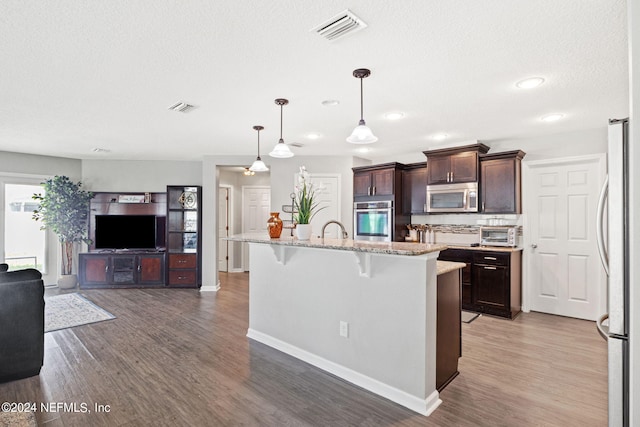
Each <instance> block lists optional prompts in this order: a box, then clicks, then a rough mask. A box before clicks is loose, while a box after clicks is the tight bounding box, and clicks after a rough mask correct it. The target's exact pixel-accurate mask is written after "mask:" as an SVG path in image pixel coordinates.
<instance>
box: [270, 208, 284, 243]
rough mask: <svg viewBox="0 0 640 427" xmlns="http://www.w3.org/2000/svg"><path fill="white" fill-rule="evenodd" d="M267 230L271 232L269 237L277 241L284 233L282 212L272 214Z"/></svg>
mask: <svg viewBox="0 0 640 427" xmlns="http://www.w3.org/2000/svg"><path fill="white" fill-rule="evenodd" d="M267 229H268V230H269V237H271V238H272V239H277V238H278V237H280V234H281V233H282V220H281V219H280V212H271V216H270V217H269V219H268V220H267Z"/></svg>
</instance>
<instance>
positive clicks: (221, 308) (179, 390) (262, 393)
mask: <svg viewBox="0 0 640 427" xmlns="http://www.w3.org/2000/svg"><path fill="white" fill-rule="evenodd" d="M221 282H222V289H221V290H220V291H219V292H218V293H199V292H198V291H197V290H187V289H184V290H181V289H147V290H145V289H104V290H81V291H80V292H81V293H82V294H84V295H85V296H86V297H87V298H89V299H90V300H92V301H94V302H95V303H96V304H98V305H100V306H101V307H103V308H104V309H106V310H108V311H109V312H111V313H113V314H114V315H116V316H117V319H115V320H111V321H106V322H101V323H95V324H91V325H85V326H80V327H76V328H72V329H65V330H61V331H56V332H51V333H47V334H46V335H45V346H46V348H45V362H44V366H43V368H42V372H41V374H40V376H39V377H33V378H29V379H25V380H20V381H14V382H10V383H5V384H0V401H9V402H26V401H31V402H36V403H38V405H39V404H40V402H44V403H47V402H65V403H76V404H78V405H79V404H80V403H83V402H84V403H86V404H87V405H88V408H89V409H91V410H92V412H91V413H74V412H65V411H63V412H48V413H41V412H38V413H37V420H38V423H39V425H45V426H236V425H244V426H492V427H493V426H606V424H607V374H606V369H607V367H606V360H607V355H606V351H607V348H606V343H605V342H604V341H603V340H602V339H601V338H600V337H599V336H598V334H597V332H596V330H595V326H594V323H593V322H586V321H581V320H576V319H569V318H563V317H558V316H551V315H545V314H539V313H528V314H527V313H524V314H521V315H520V316H519V317H517V318H516V319H515V320H514V321H509V320H505V319H498V318H492V317H489V316H481V317H480V318H478V319H476V320H474V321H473V322H472V323H470V324H463V325H462V333H463V348H462V352H463V357H462V358H461V359H460V365H459V370H460V375H459V376H458V377H457V378H456V379H454V380H453V382H452V383H451V384H449V386H448V387H447V388H446V389H445V390H443V392H442V393H441V398H442V400H443V403H442V405H441V406H440V407H439V408H438V409H437V410H436V411H435V412H434V413H433V414H432V415H431V416H430V417H423V416H421V415H418V414H416V413H414V412H412V411H410V410H408V409H405V408H404V407H402V406H399V405H396V404H394V403H392V402H390V401H388V400H386V399H383V398H381V397H378V396H376V395H374V394H372V393H369V392H367V391H365V390H362V389H360V388H358V387H356V386H353V385H351V384H350V383H347V382H345V381H343V380H341V379H339V378H336V377H334V376H332V375H330V374H327V373H325V372H324V371H321V370H319V369H317V368H314V367H312V366H309V365H307V364H305V363H303V362H300V361H298V360H296V359H294V358H292V357H290V356H287V355H285V354H283V353H280V352H278V351H276V350H273V349H271V348H269V347H267V346H264V345H262V344H260V343H256V342H252V341H250V340H249V339H248V338H246V336H245V334H246V331H247V327H248V274H244V273H239V274H238V273H236V274H228V275H227V274H225V273H221ZM57 292H58V291H57V290H54V291H51V290H48V291H47V294H48V295H49V294H54V293H57ZM95 403H98V404H102V405H109V406H110V412H108V413H95V412H94V411H93V409H94V404H95Z"/></svg>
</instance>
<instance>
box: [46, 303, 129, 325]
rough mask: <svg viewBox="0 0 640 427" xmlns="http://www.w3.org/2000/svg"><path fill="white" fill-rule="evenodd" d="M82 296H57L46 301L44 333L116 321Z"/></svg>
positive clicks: (112, 316)
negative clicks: (104, 321)
mask: <svg viewBox="0 0 640 427" xmlns="http://www.w3.org/2000/svg"><path fill="white" fill-rule="evenodd" d="M115 318H116V316H114V315H113V314H111V313H109V312H108V311H106V310H105V309H103V308H100V307H98V306H97V305H95V304H94V303H92V302H91V301H89V300H88V299H86V298H85V297H83V296H82V295H80V294H64V295H56V296H52V297H49V298H46V299H45V306H44V331H45V332H51V331H57V330H60V329H66V328H73V327H74V326H80V325H86V324H89V323H96V322H102V321H103V320H111V319H115Z"/></svg>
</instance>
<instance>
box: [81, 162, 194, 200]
mask: <svg viewBox="0 0 640 427" xmlns="http://www.w3.org/2000/svg"><path fill="white" fill-rule="evenodd" d="M82 182H83V183H84V185H85V186H86V188H87V189H90V190H91V191H113V192H136V193H141V192H149V193H162V192H165V191H167V185H201V184H202V162H186V161H158V160H83V161H82Z"/></svg>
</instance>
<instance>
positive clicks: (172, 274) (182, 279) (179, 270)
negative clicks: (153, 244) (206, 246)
mask: <svg viewBox="0 0 640 427" xmlns="http://www.w3.org/2000/svg"><path fill="white" fill-rule="evenodd" d="M198 273H199V271H198V255H197V254H195V253H175V254H169V263H168V269H167V275H168V276H169V277H168V279H169V280H168V285H169V287H172V288H197V287H199V286H200V284H199V280H198V279H199V275H198Z"/></svg>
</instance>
